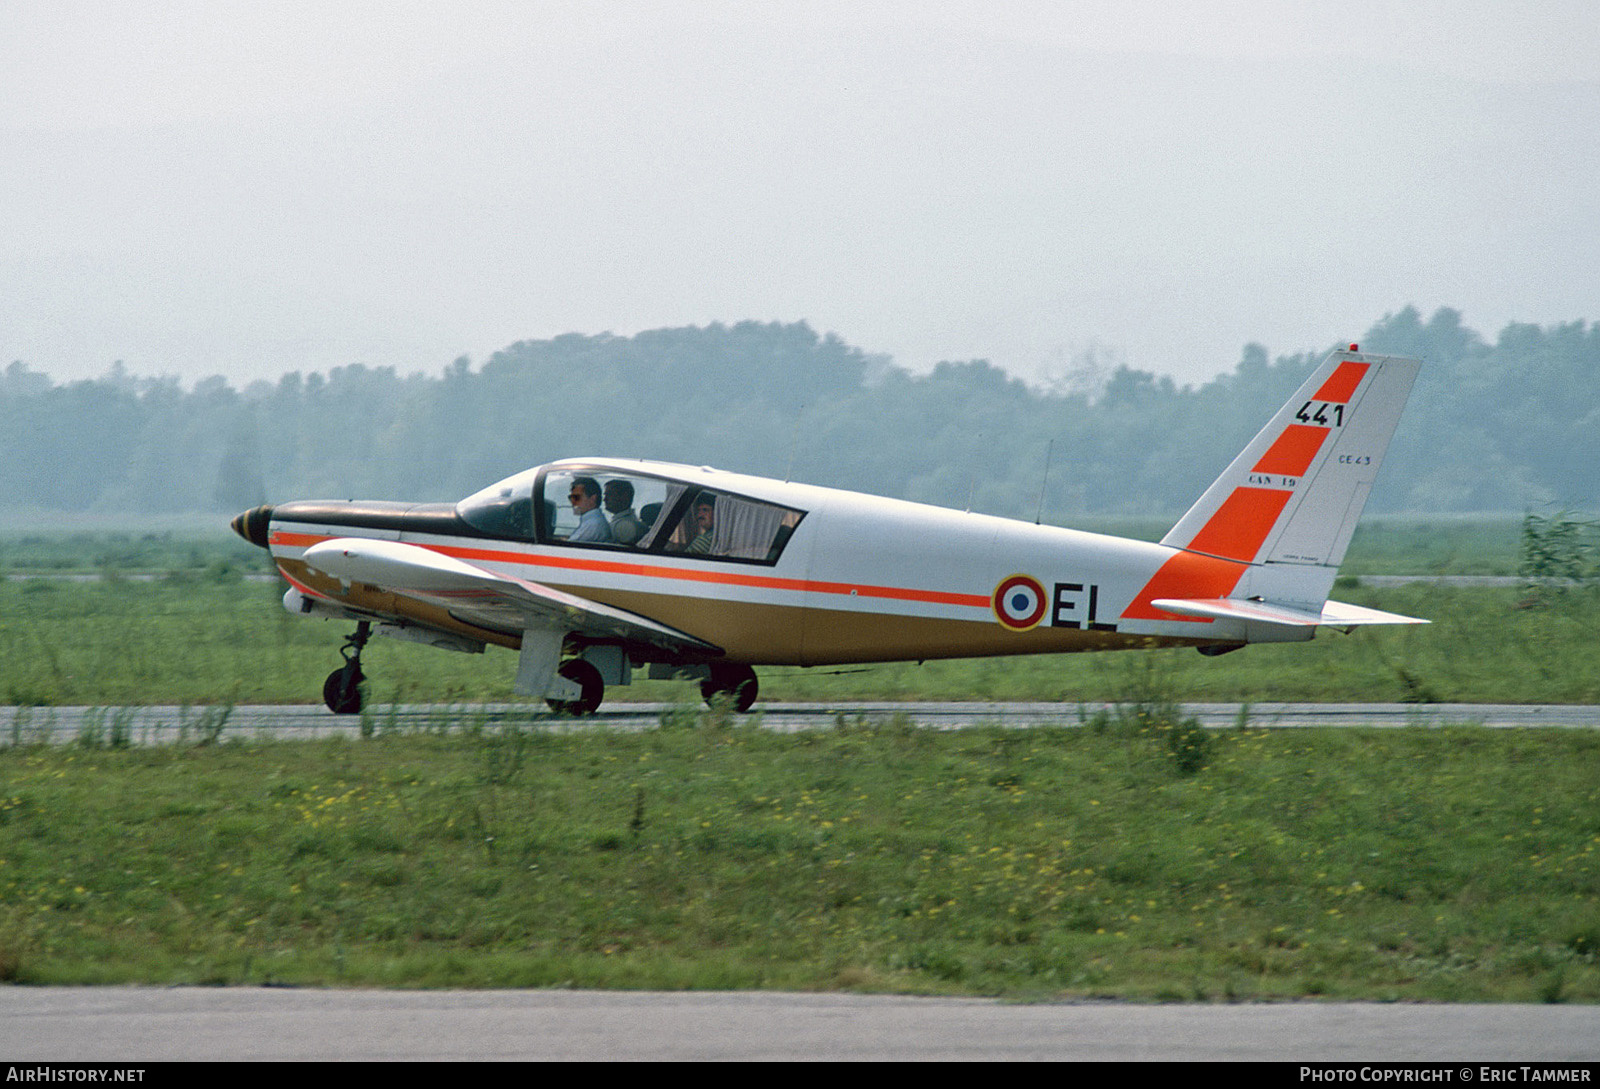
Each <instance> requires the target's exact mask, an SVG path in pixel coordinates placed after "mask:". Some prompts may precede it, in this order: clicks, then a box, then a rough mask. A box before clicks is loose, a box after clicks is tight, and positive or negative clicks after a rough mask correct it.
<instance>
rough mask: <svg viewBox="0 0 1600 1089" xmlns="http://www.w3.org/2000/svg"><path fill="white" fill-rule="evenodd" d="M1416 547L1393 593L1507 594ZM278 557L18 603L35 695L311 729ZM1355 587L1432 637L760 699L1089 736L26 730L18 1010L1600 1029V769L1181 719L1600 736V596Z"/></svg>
mask: <svg viewBox="0 0 1600 1089" xmlns="http://www.w3.org/2000/svg"><path fill="white" fill-rule="evenodd" d="M1396 534H1397V536H1396V537H1395V539H1394V540H1392V541H1390V542H1388V543H1383V542H1378V544H1381V545H1382V547H1378V546H1377V545H1375V546H1374V552H1373V553H1372V557H1373V558H1371V559H1370V560H1369V561H1367V562H1369V563H1370V564H1372V566H1371V567H1369V568H1367V570H1368V571H1369V573H1370V572H1375V571H1379V570H1390V571H1393V570H1396V569H1398V570H1406V566H1405V565H1406V564H1410V563H1414V562H1418V557H1422V556H1431V557H1432V560H1431V561H1429V562H1434V563H1435V564H1436V565H1442V567H1443V568H1444V569H1450V570H1454V571H1458V572H1459V571H1464V570H1465V571H1470V570H1473V569H1474V568H1473V564H1474V563H1480V561H1471V562H1468V561H1461V560H1452V559H1450V557H1449V555H1447V553H1449V552H1450V547H1449V545H1448V542H1446V544H1445V545H1440V544H1439V542H1438V541H1434V540H1432V539H1430V538H1429V537H1428V535H1427V534H1422V535H1420V536H1419V535H1417V534H1415V533H1413V532H1412V531H1411V530H1397V531H1396ZM169 543H170V542H169ZM163 547H166V546H163ZM176 547H177V548H179V549H180V550H181V549H183V548H186V547H187V546H186V545H178V546H176ZM84 550H85V551H87V552H92V551H93V549H92V547H91V546H88V545H86V546H85V549H84ZM7 555H10V556H11V557H12V560H13V561H14V560H15V558H16V556H15V554H14V553H9V554H8V553H6V552H5V551H4V548H3V547H0V557H4V556H7ZM102 558H104V556H102ZM169 558H170V556H169ZM1353 558H1354V554H1353ZM259 561H260V556H259V553H256V554H254V555H252V554H250V553H245V554H244V555H243V556H242V557H238V558H234V557H230V556H228V555H226V554H219V553H214V552H208V551H206V550H205V549H199V550H197V551H195V552H194V553H193V554H192V555H189V556H188V557H187V558H186V559H181V560H180V561H179V562H177V563H174V564H172V565H171V566H169V567H168V568H167V569H166V572H167V573H166V574H164V575H163V576H162V577H160V578H158V579H156V580H153V581H133V580H131V579H130V578H128V577H125V576H126V573H127V572H128V571H129V570H132V569H133V568H132V567H131V566H127V565H124V564H123V562H122V560H120V559H113V560H112V561H111V562H106V563H103V564H100V565H99V566H98V568H95V567H94V565H91V569H98V570H100V571H102V572H103V573H104V574H105V576H106V577H104V578H103V579H101V580H100V581H94V582H87V583H85V582H67V581H60V580H55V579H49V578H45V579H32V580H27V581H8V582H3V583H0V702H3V703H25V704H55V703H82V704H93V705H98V706H102V707H117V706H123V705H134V704H147V703H188V704H193V705H200V704H211V705H216V706H220V707H225V706H226V705H228V704H231V703H236V702H279V701H282V702H315V701H316V700H317V699H318V698H319V691H320V685H321V680H322V677H323V676H324V675H325V674H326V672H327V671H328V670H329V669H331V668H332V667H333V666H334V665H335V664H337V662H338V655H337V648H338V645H339V643H340V641H341V639H342V637H343V635H344V633H345V631H346V630H347V628H348V627H349V625H345V624H334V623H326V622H319V621H310V620H305V619H302V618H298V617H292V616H290V615H288V614H287V613H285V612H284V611H283V609H282V608H281V606H280V605H279V603H278V597H279V595H280V593H281V588H280V587H277V586H274V585H272V584H263V583H255V582H248V581H245V580H243V579H242V578H241V577H240V575H241V573H242V572H243V571H246V570H253V569H257V568H259V567H260V566H261V565H260V562H259ZM1498 562H1499V561H1492V562H1490V561H1481V563H1480V566H1479V567H1478V568H1477V570H1478V571H1480V572H1481V571H1482V568H1483V567H1485V566H1488V567H1492V566H1493V565H1494V564H1497V563H1498ZM8 565H9V566H10V567H11V568H12V569H13V570H15V569H17V568H18V567H19V566H27V565H22V564H18V563H16V562H10V563H9V564H8ZM41 566H42V565H41ZM30 569H31V570H39V569H40V567H33V568H30ZM1434 569H1436V570H1437V569H1441V568H1440V566H1436V567H1435V568H1434ZM1337 596H1338V597H1340V598H1341V599H1343V600H1349V601H1354V602H1357V603H1360V604H1367V605H1372V606H1375V607H1378V608H1383V609H1389V610H1393V611H1396V612H1401V613H1408V614H1412V615H1419V616H1425V617H1429V618H1431V619H1432V620H1433V621H1434V623H1433V624H1432V625H1430V626H1428V627H1423V628H1406V629H1391V630H1382V629H1378V630H1368V631H1361V632H1357V633H1356V634H1355V635H1352V636H1348V637H1345V636H1339V635H1324V636H1322V637H1319V638H1318V639H1317V640H1316V641H1314V642H1313V643H1311V644H1309V645H1307V644H1301V645H1293V646H1256V647H1250V648H1247V649H1245V650H1243V651H1241V652H1240V653H1237V654H1230V655H1227V656H1225V657H1223V658H1219V659H1206V658H1203V657H1201V656H1200V655H1198V654H1195V653H1193V652H1192V651H1162V652H1155V653H1146V654H1109V655H1083V656H1068V657H1054V658H1038V659H1026V658H1024V659H994V660H986V661H977V662H952V663H929V664H927V665H925V666H920V667H919V666H915V665H895V666H884V667H876V668H872V669H866V670H862V671H851V672H843V671H840V672H830V671H820V670H819V671H805V670H764V671H762V685H763V691H764V695H765V697H766V698H769V699H802V700H823V701H836V702H838V703H839V704H840V705H841V706H846V707H848V705H849V701H850V700H852V699H856V700H865V699H869V698H870V699H896V698H904V699H924V698H934V699H943V698H948V699H1026V700H1045V701H1066V702H1081V703H1084V704H1091V705H1095V706H1099V705H1102V704H1104V703H1105V702H1106V701H1121V702H1120V703H1119V709H1118V711H1117V712H1116V713H1112V714H1105V713H1097V714H1091V715H1089V716H1088V722H1087V725H1086V726H1085V727H1083V728H1077V729H1061V728H1054V727H1046V728H1036V729H1031V730H1002V729H998V728H978V729H973V730H967V731H961V732H956V733H941V732H937V731H931V730H924V729H919V728H917V727H916V725H915V723H914V722H912V721H910V720H909V719H907V718H905V717H904V716H891V717H889V718H887V719H882V720H877V721H868V720H866V719H864V718H861V717H860V716H854V715H850V714H842V715H841V716H840V717H839V719H838V723H837V726H836V727H835V728H833V729H829V730H820V731H812V732H809V733H803V734H797V735H777V734H774V733H772V732H769V731H766V730H762V729H760V728H759V716H753V717H752V718H750V719H739V718H736V717H733V716H729V715H727V714H726V713H725V712H724V713H717V712H701V711H697V710H695V709H694V708H693V706H692V705H690V704H688V703H684V704H682V705H681V706H679V707H678V709H676V710H673V711H670V712H668V713H666V714H664V715H663V716H662V723H661V728H660V729H656V730H649V731H645V732H643V733H632V734H618V733H607V732H603V731H595V730H584V729H570V728H568V729H551V728H549V727H543V728H529V727H520V728H519V727H517V726H514V725H513V726H504V727H495V728H488V727H486V726H485V724H484V723H483V722H481V721H476V720H475V719H474V716H473V715H472V714H471V713H470V712H468V713H453V712H441V713H440V715H439V717H438V719H437V721H436V722H434V723H433V725H432V727H431V728H427V729H423V730H419V731H416V732H413V733H408V734H404V735H402V734H398V733H386V732H384V731H383V730H382V729H381V728H380V729H379V731H378V733H377V734H376V735H375V736H373V737H370V738H366V739H362V740H349V741H337V740H336V741H325V742H302V743H290V742H267V741H261V740H244V739H231V740H230V739H228V738H227V737H226V735H224V738H223V740H222V741H221V743H218V742H217V741H216V739H215V738H208V737H207V735H206V734H205V733H204V732H203V731H201V732H197V733H196V734H195V735H194V740H195V741H209V742H210V743H203V744H202V743H188V744H180V745H170V746H164V747H159V748H148V749H139V748H125V747H107V746H108V744H109V743H110V741H111V740H112V738H111V737H109V736H107V735H106V734H105V733H102V734H100V735H99V736H96V737H92V738H88V739H85V742H84V743H74V744H70V745H60V746H40V745H25V744H17V743H13V744H9V745H7V744H6V742H8V741H14V740H19V739H11V738H4V739H0V980H10V981H15V982H24V983H112V982H146V983H211V984H261V983H293V984H308V985H377V986H422V987H433V986H463V987H465V986H586V987H629V988H668V989H671V988H746V987H768V988H785V989H858V990H871V991H908V992H919V993H952V994H957V993H959V994H997V995H1005V996H1009V997H1014V998H1020V999H1048V998H1055V997H1062V996H1115V997H1124V998H1134V999H1154V1000H1245V999H1259V998H1291V997H1292V998H1305V997H1326V998H1362V999H1375V1000H1411V999H1429V1000H1433V999H1438V1000H1455V1001H1517V1002H1524V1001H1544V1002H1555V1001H1579V1002H1596V1001H1600V865H1597V853H1600V805H1597V804H1596V803H1597V802H1600V738H1597V737H1595V736H1594V735H1592V734H1591V733H1589V732H1583V731H1565V730H1538V731H1526V732H1521V731H1516V732H1514V731H1489V730H1483V729H1474V728H1470V727H1459V728H1443V729H1431V730H1430V729H1420V728H1418V729H1403V730H1384V731H1362V730H1349V731H1332V730H1330V731H1319V730H1294V731H1265V730H1254V729H1249V728H1244V727H1241V728H1239V729H1233V730H1227V731H1220V732H1213V733H1206V732H1204V731H1195V730H1191V729H1188V728H1187V727H1186V726H1185V725H1184V724H1183V723H1182V722H1181V720H1180V718H1178V717H1175V716H1174V715H1173V714H1172V708H1171V706H1170V704H1171V702H1172V701H1174V700H1242V701H1247V702H1248V701H1266V700H1299V699H1309V700H1316V699H1328V700H1350V701H1368V700H1407V699H1409V700H1417V701H1430V700H1432V701H1451V702H1455V701H1461V702H1472V701H1496V702H1499V701H1505V702H1595V701H1597V700H1600V666H1597V664H1596V660H1597V659H1600V655H1596V654H1595V653H1594V651H1595V648H1596V646H1597V644H1600V639H1597V636H1600V593H1597V591H1596V590H1595V589H1593V588H1589V589H1576V590H1567V591H1560V592H1557V591H1544V592H1537V593H1535V592H1530V591H1523V590H1483V589H1450V588H1439V587H1406V588H1400V589H1392V590H1383V591H1379V590H1375V589H1371V588H1366V587H1362V586H1360V585H1349V584H1346V585H1344V586H1341V588H1340V590H1339V591H1338V593H1337ZM364 660H365V663H366V665H367V672H368V673H369V675H371V676H372V678H373V687H372V691H371V692H370V699H371V700H372V702H373V703H374V704H376V705H379V706H381V705H383V704H385V703H388V702H392V701H396V700H403V701H420V702H429V701H449V702H453V703H456V704H471V703H474V702H477V701H487V700H495V701H499V700H504V699H507V698H509V697H510V695H511V679H512V675H513V673H514V669H515V656H514V655H512V654H511V653H509V652H499V653H496V652H495V651H492V650H491V651H490V652H489V653H488V654H486V655H483V656H476V655H474V656H466V655H458V654H449V653H444V652H440V651H434V650H429V649H427V648H422V647H417V646H412V645H408V644H396V643H392V642H388V641H385V640H375V641H374V642H373V644H372V645H371V646H370V647H369V648H368V651H367V653H366V655H365V659H364ZM611 695H613V696H629V697H633V698H640V699H652V700H663V701H668V702H670V701H674V700H688V699H689V698H690V697H692V696H693V695H694V692H693V689H692V686H689V685H685V684H670V683H667V682H655V683H652V684H642V685H638V686H635V687H634V688H632V689H615V690H613V691H612V693H611ZM535 707H539V705H538V704H535ZM540 709H542V708H540ZM452 714H454V715H455V717H451V715H452ZM377 721H378V722H380V723H381V721H382V719H381V716H379V718H378V719H377ZM1246 725H1247V724H1246Z"/></svg>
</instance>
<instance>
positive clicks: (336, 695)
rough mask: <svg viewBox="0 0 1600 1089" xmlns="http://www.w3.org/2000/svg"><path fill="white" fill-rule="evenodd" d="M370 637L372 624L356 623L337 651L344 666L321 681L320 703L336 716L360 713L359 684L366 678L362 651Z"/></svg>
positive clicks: (363, 621)
mask: <svg viewBox="0 0 1600 1089" xmlns="http://www.w3.org/2000/svg"><path fill="white" fill-rule="evenodd" d="M371 637H372V623H371V622H370V621H367V620H362V621H360V622H359V623H357V624H356V630H355V631H354V632H353V633H351V635H350V637H349V638H348V639H346V640H345V641H344V646H342V647H340V648H339V653H340V654H342V655H343V656H344V665H342V666H340V667H339V668H338V669H336V670H334V671H333V672H332V673H330V674H328V679H327V680H325V681H323V682H322V702H323V703H326V704H327V705H328V710H330V711H332V712H333V713H334V714H336V715H354V714H357V713H359V712H360V710H361V682H362V681H365V680H366V679H367V675H366V674H365V673H362V672H361V648H362V647H364V646H366V645H367V640H368V639H370V638H371Z"/></svg>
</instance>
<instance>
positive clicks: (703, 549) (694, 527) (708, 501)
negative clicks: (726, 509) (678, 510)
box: [684, 492, 717, 556]
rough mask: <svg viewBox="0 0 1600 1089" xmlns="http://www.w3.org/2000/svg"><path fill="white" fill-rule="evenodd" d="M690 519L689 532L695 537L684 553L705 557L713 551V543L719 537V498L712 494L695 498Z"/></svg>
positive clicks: (704, 493)
mask: <svg viewBox="0 0 1600 1089" xmlns="http://www.w3.org/2000/svg"><path fill="white" fill-rule="evenodd" d="M689 519H690V521H689V532H690V533H692V534H694V537H693V539H691V540H690V541H689V543H688V545H686V546H685V547H684V551H685V552H688V553H693V554H695V555H700V556H704V555H706V554H707V553H709V552H710V551H711V542H712V541H713V540H714V539H715V538H716V535H717V497H716V496H715V495H713V494H711V493H710V492H701V493H700V494H699V495H697V496H695V500H694V506H693V507H692V508H691V509H690V511H689Z"/></svg>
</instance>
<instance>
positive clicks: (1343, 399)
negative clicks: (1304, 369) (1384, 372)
mask: <svg viewBox="0 0 1600 1089" xmlns="http://www.w3.org/2000/svg"><path fill="white" fill-rule="evenodd" d="M1371 366H1372V364H1370V363H1357V362H1355V361H1353V360H1349V359H1347V360H1345V361H1344V362H1343V363H1341V364H1339V369H1338V370H1336V371H1334V372H1333V373H1332V374H1330V375H1329V376H1328V380H1327V381H1326V382H1324V383H1322V388H1321V389H1319V390H1317V393H1316V396H1314V397H1312V398H1311V399H1312V400H1313V401H1328V402H1331V403H1334V404H1341V405H1342V404H1349V402H1350V398H1351V397H1352V396H1354V395H1355V392H1356V387H1357V386H1359V385H1360V384H1361V380H1362V379H1363V378H1365V377H1366V376H1367V370H1368V368H1370V367H1371Z"/></svg>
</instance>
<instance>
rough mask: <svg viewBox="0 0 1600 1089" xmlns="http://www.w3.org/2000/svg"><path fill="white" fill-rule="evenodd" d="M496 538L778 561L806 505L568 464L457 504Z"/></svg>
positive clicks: (460, 511) (519, 477) (504, 482)
mask: <svg viewBox="0 0 1600 1089" xmlns="http://www.w3.org/2000/svg"><path fill="white" fill-rule="evenodd" d="M456 513H457V514H459V515H460V516H461V517H462V519H463V520H465V521H466V522H467V523H468V524H469V525H471V526H473V527H475V528H477V529H479V530H481V531H482V532H484V533H488V534H491V535H493V536H495V537H504V538H508V539H512V540H522V541H530V540H537V541H539V542H540V543H541V544H553V545H578V546H583V547H589V548H606V549H613V550H619V551H627V552H655V553H666V554H668V555H682V556H694V557H705V558H707V559H717V560H735V561H740V562H744V563H762V564H772V563H777V562H778V556H779V555H780V554H781V553H782V552H783V547H784V545H786V544H788V542H789V537H790V536H791V535H792V534H793V533H794V531H795V527H796V526H798V525H799V524H800V520H801V519H802V518H804V517H805V512H804V511H799V510H794V509H792V508H790V507H781V506H778V505H777V504H775V503H767V502H763V501H762V500H759V499H749V498H746V497H745V496H741V495H734V494H733V493H731V492H725V491H721V490H719V489H716V488H703V487H699V486H697V485H694V484H689V483H686V482H684V481H681V480H669V479H667V478H665V477H657V476H651V475H649V474H645V473H621V472H617V471H615V470H610V469H601V468H589V467H584V466H568V465H563V466H560V467H558V468H552V469H548V470H544V471H542V475H541V470H537V469H530V470H528V471H527V472H525V473H518V474H517V475H516V476H513V477H507V478H506V479H505V480H502V481H500V482H499V483H497V484H491V485H490V486H489V487H487V488H485V489H483V490H482V491H480V492H475V493H473V494H472V495H469V496H467V498H465V499H463V500H462V501H461V502H460V503H457V504H456Z"/></svg>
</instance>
